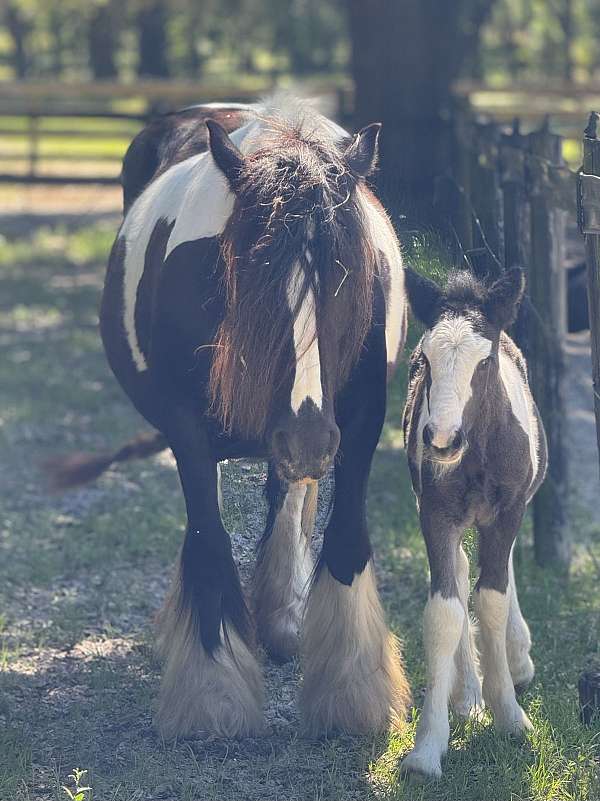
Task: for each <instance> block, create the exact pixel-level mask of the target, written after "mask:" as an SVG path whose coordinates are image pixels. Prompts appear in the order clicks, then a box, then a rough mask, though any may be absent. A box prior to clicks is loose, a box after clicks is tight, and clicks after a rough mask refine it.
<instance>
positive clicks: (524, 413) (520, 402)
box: [499, 346, 539, 483]
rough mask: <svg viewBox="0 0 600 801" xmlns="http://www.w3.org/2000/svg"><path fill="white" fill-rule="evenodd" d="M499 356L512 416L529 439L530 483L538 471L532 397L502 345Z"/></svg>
mask: <svg viewBox="0 0 600 801" xmlns="http://www.w3.org/2000/svg"><path fill="white" fill-rule="evenodd" d="M499 357H500V378H501V380H502V383H503V384H504V389H505V390H506V394H507V395H508V400H509V403H510V406H511V409H512V411H513V414H514V416H515V417H516V418H517V420H518V421H519V425H520V426H521V428H522V429H523V431H524V432H525V434H526V435H527V438H528V439H529V455H530V457H531V466H532V468H533V472H532V474H531V483H533V482H534V481H535V478H536V476H537V471H538V461H539V459H538V446H539V432H538V424H537V420H536V417H535V411H534V408H533V398H532V397H531V392H530V391H529V387H527V385H526V384H525V382H524V381H523V376H522V375H521V372H520V370H519V368H518V367H517V365H516V364H515V363H514V362H513V360H512V359H511V358H510V356H509V355H508V354H507V353H504V352H503V350H502V346H500V349H499Z"/></svg>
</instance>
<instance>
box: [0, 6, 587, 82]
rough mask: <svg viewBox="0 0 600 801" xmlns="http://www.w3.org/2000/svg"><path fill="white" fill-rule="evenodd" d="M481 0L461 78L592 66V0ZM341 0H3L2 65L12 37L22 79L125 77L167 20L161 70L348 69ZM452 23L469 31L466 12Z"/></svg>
mask: <svg viewBox="0 0 600 801" xmlns="http://www.w3.org/2000/svg"><path fill="white" fill-rule="evenodd" d="M489 1H490V3H491V4H492V5H493V11H492V15H491V17H490V19H489V21H488V22H487V24H486V25H485V26H484V28H483V30H482V32H481V36H480V37H479V39H480V41H479V45H477V42H473V43H471V42H468V46H469V48H470V49H471V50H472V53H470V54H469V57H468V58H467V59H466V63H465V67H464V73H465V76H466V77H473V78H482V77H485V78H489V79H492V80H496V81H499V80H508V79H511V80H514V79H515V78H519V79H523V78H531V79H540V78H544V79H545V78H547V77H549V76H551V77H556V78H565V79H566V80H573V79H574V80H585V79H591V78H593V77H594V76H595V75H596V74H597V73H598V71H599V70H600V51H599V50H598V47H597V39H598V35H599V34H600V5H599V4H598V2H597V0H550V1H549V0H489ZM347 2H348V0H203V2H200V1H199V0H92V1H91V2H89V1H86V2H84V1H83V0H6V2H5V4H4V14H0V69H2V70H3V71H2V73H0V74H3V75H4V76H5V77H11V76H14V75H15V74H16V73H17V71H18V50H19V45H18V42H17V39H18V38H19V37H20V39H21V45H20V46H21V47H22V49H23V51H24V54H23V59H24V64H23V65H22V67H23V69H24V70H25V74H26V75H27V76H28V77H45V76H49V75H61V76H67V77H70V78H85V77H89V76H94V75H96V77H113V76H112V73H111V72H110V70H111V69H114V74H115V77H116V76H119V77H121V78H128V77H131V76H132V74H133V73H135V72H136V70H138V71H142V72H144V69H147V68H148V67H147V66H145V65H144V64H141V63H140V62H141V53H140V48H141V41H142V39H143V34H142V29H143V28H144V26H147V25H148V24H149V25H150V27H151V28H152V26H154V28H155V30H154V34H155V35H156V34H157V33H161V32H160V31H158V28H161V29H162V28H164V31H162V33H161V36H162V35H163V34H164V42H163V43H162V44H161V41H162V39H161V36H159V37H158V39H156V37H155V38H153V39H152V38H151V41H155V42H158V45H157V47H156V48H155V49H157V50H161V52H160V53H158V52H157V53H156V54H155V56H156V59H157V63H156V65H155V67H156V71H155V72H153V73H152V74H156V75H158V76H160V75H164V76H165V77H166V76H167V75H169V76H173V77H178V78H189V79H193V78H196V77H198V76H200V75H203V74H209V75H210V74H215V75H224V74H234V73H240V72H243V73H260V74H265V75H273V74H290V73H291V74H293V75H307V74H315V73H321V74H322V73H339V72H343V71H347V70H348V67H349V54H350V43H349V39H348V30H347V19H346V16H347V15H346V5H347ZM373 8H374V9H375V8H376V7H375V6H373ZM150 12H153V13H150ZM373 13H376V11H375V10H374V12H373ZM461 25H462V27H463V28H464V29H465V31H466V32H467V38H468V30H467V29H468V28H469V19H465V21H464V22H463V23H462V24H461ZM474 33H477V32H476V31H475V32H474ZM476 38H477V37H476ZM163 50H164V52H162V51H163ZM102 54H104V58H103V55H102ZM159 57H160V59H163V61H164V64H163V63H162V62H160V63H159ZM111 59H113V60H114V64H113V65H112V67H111V65H110V64H107V63H106V60H108V61H109V62H110V61H111ZM2 63H3V64H4V68H2V66H1V65H2ZM103 69H104V70H105V72H103ZM149 69H150V70H152V69H153V68H152V65H150V66H149ZM106 70H108V72H106Z"/></svg>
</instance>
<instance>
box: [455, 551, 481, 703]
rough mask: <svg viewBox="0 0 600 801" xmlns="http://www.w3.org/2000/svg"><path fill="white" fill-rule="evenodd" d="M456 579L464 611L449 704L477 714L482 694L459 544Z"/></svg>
mask: <svg viewBox="0 0 600 801" xmlns="http://www.w3.org/2000/svg"><path fill="white" fill-rule="evenodd" d="M456 582H457V584H458V595H459V597H460V602H461V604H462V606H463V609H464V610H465V621H464V623H463V630H462V634H461V637H460V642H459V644H458V648H457V649H456V654H455V657H454V662H455V666H456V674H455V677H454V686H453V688H452V694H451V696H450V703H451V706H452V709H453V710H454V712H455V713H456V714H457V715H459V716H460V717H463V718H468V717H471V716H477V715H479V714H480V712H481V710H482V707H483V697H482V694H481V679H480V678H479V670H478V664H477V649H476V647H475V642H474V637H473V623H472V622H471V619H470V617H469V560H468V559H467V555H466V553H465V552H464V550H463V547H462V545H459V546H458V556H457V560H456Z"/></svg>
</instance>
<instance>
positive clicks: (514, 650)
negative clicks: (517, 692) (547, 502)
mask: <svg viewBox="0 0 600 801" xmlns="http://www.w3.org/2000/svg"><path fill="white" fill-rule="evenodd" d="M513 551H514V545H513V547H512V549H511V552H510V558H509V562H508V588H509V589H508V591H509V595H510V602H509V607H508V623H507V626H506V655H507V657H508V667H509V669H510V675H511V676H512V680H513V684H514V686H515V687H517V688H525V687H526V686H527V685H528V684H529V683H530V682H531V680H532V679H533V675H534V673H535V668H534V666H533V662H532V661H531V657H530V656H529V651H530V649H531V634H530V633H529V626H528V625H527V623H526V622H525V618H524V617H523V614H522V612H521V607H520V606H519V598H518V595H517V585H516V583H515V570H514V567H513Z"/></svg>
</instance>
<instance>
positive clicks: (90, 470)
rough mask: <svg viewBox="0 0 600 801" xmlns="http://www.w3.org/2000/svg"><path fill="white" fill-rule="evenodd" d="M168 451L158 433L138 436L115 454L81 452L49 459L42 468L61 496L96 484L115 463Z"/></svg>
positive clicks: (166, 443)
mask: <svg viewBox="0 0 600 801" xmlns="http://www.w3.org/2000/svg"><path fill="white" fill-rule="evenodd" d="M168 447H169V445H168V442H167V440H166V439H165V437H164V436H163V435H162V434H160V433H159V432H158V431H156V432H153V433H148V434H138V436H137V437H134V439H131V440H129V442H126V443H125V445H123V446H122V447H121V448H119V450H117V451H114V452H112V453H86V452H82V451H78V452H76V453H70V454H67V455H66V456H55V457H53V458H51V459H48V460H47V461H46V462H45V463H44V465H43V468H44V470H45V472H46V475H47V477H48V484H49V486H50V489H51V490H53V491H55V492H58V491H60V490H66V489H70V488H71V487H78V486H80V485H81V484H87V483H88V482H89V481H94V479H96V478H98V476H100V475H102V473H104V471H105V470H107V469H108V468H109V467H110V466H111V465H112V464H115V463H116V462H128V461H129V460H130V459H143V458H145V457H146V456H152V454H154V453H159V452H160V451H163V450H164V449H165V448H168Z"/></svg>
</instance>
